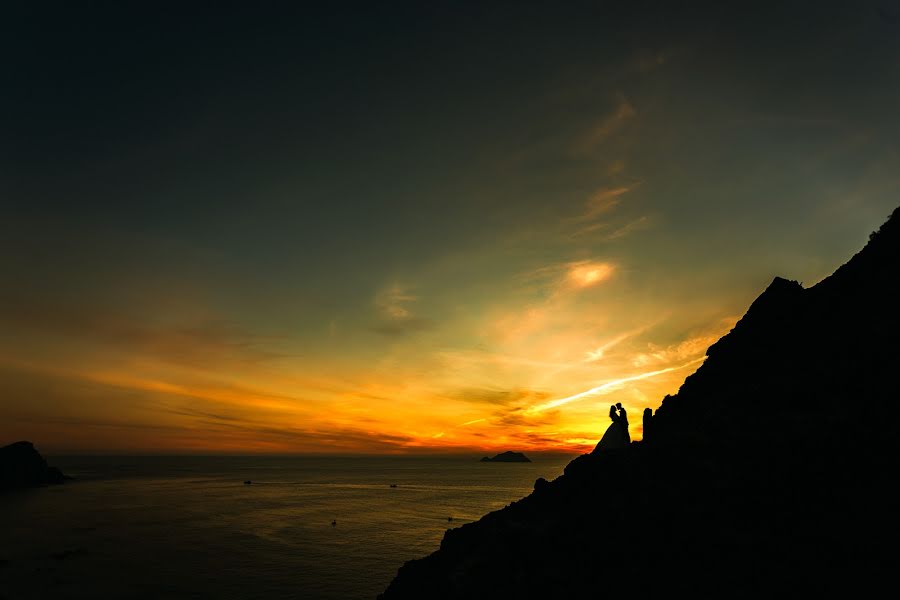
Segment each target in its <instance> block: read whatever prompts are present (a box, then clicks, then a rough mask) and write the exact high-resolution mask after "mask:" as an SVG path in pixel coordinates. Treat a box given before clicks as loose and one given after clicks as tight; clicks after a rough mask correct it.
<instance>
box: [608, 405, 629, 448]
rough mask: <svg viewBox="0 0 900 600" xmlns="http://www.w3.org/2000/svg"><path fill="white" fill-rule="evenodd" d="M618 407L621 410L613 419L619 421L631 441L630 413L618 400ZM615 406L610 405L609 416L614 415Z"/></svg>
mask: <svg viewBox="0 0 900 600" xmlns="http://www.w3.org/2000/svg"><path fill="white" fill-rule="evenodd" d="M615 408H616V409H618V410H619V414H618V415H617V418H614V419H613V421H615V422H617V423H618V424H619V425H620V426H621V427H622V431H623V433H624V434H625V439H626V440H628V443H631V434H629V433H628V413H627V412H626V411H625V407H624V406H622V403H621V402H616V406H615ZM613 410H614V408H613V407H612V406H610V407H609V416H610V417H612V415H613Z"/></svg>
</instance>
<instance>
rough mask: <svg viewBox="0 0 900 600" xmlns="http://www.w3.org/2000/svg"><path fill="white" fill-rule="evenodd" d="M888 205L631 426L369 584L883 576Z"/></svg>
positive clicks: (520, 593)
mask: <svg viewBox="0 0 900 600" xmlns="http://www.w3.org/2000/svg"><path fill="white" fill-rule="evenodd" d="M898 259H900V209H897V210H895V211H894V212H893V214H892V215H891V217H890V218H889V219H888V221H887V222H886V223H885V224H884V225H883V226H882V227H881V228H880V229H879V231H878V232H876V233H874V234H872V235H871V236H870V240H869V243H868V244H867V245H866V247H865V248H864V249H863V250H861V251H860V252H859V253H858V254H856V255H855V256H854V257H853V258H852V259H850V260H849V261H848V262H847V263H846V264H844V265H843V266H841V267H840V268H839V269H838V270H837V271H835V272H834V273H833V274H832V275H831V276H830V277H828V278H827V279H825V280H824V281H822V282H820V283H818V284H817V285H815V286H813V287H811V288H808V289H804V288H803V287H802V286H801V285H800V284H799V283H797V282H795V281H788V280H785V279H781V278H775V280H774V281H773V282H772V283H771V285H769V287H768V288H767V289H766V290H765V291H764V292H763V293H762V294H761V295H760V296H759V298H757V299H756V301H754V302H753V303H752V305H751V306H750V308H749V309H748V310H747V313H746V314H745V315H744V316H743V318H742V319H741V320H740V321H739V322H738V323H737V324H736V325H735V327H734V328H733V329H732V330H731V332H729V333H728V334H727V335H725V336H723V337H722V338H721V339H720V340H719V341H717V342H716V343H715V344H713V345H712V346H711V347H710V348H709V350H708V351H707V359H706V361H705V362H704V363H703V365H702V366H701V367H700V368H699V369H698V370H697V371H696V372H695V373H694V374H692V375H690V376H689V377H687V379H686V380H685V382H684V384H683V385H682V386H681V388H680V389H679V391H678V393H677V394H675V395H673V396H666V397H665V398H664V399H663V401H662V404H661V406H660V407H659V409H658V410H657V411H656V413H655V414H653V412H652V411H650V412H645V414H644V415H643V420H644V424H645V432H644V439H643V440H642V441H640V442H633V443H631V444H630V446H629V447H628V448H626V449H624V450H620V451H616V452H603V451H602V450H601V451H599V452H594V453H591V454H585V455H583V456H580V457H578V458H576V459H575V460H573V461H572V462H571V463H569V465H568V466H567V467H566V469H565V473H564V474H563V475H561V476H560V477H558V478H557V479H555V480H554V481H550V482H548V481H543V480H540V481H538V482H536V485H535V491H534V492H533V493H532V494H531V495H530V496H528V497H526V498H523V499H522V500H519V501H517V502H514V503H512V504H511V505H509V506H508V507H506V508H504V509H502V510H499V511H496V512H493V513H490V514H488V515H486V516H484V517H483V518H482V519H480V520H479V521H477V522H475V523H471V524H467V525H463V526H462V527H459V528H456V529H452V530H448V531H447V532H446V534H445V536H444V539H443V541H442V542H441V547H440V550H438V551H437V552H435V553H433V554H431V555H430V556H427V557H425V558H423V559H419V560H413V561H410V562H408V563H406V564H405V565H404V566H403V567H401V568H400V570H399V573H398V575H397V577H396V578H395V579H394V581H393V582H392V583H391V584H390V585H389V587H388V588H387V590H386V591H385V592H384V593H383V594H382V595H381V596H380V597H381V598H383V600H395V599H399V598H492V599H498V598H567V597H584V598H603V597H615V596H616V595H619V594H622V595H624V594H628V595H629V596H641V597H645V596H648V595H653V596H656V595H662V594H672V593H688V594H691V595H692V597H696V596H698V595H699V596H701V597H704V596H716V597H725V598H734V597H751V596H752V597H758V596H759V595H761V594H775V595H779V596H780V595H787V594H801V595H803V596H807V595H809V594H813V593H816V594H818V593H822V594H825V593H827V594H828V595H829V596H830V595H832V594H833V593H835V592H837V591H840V592H844V593H851V594H853V595H854V596H860V595H863V594H868V593H873V592H874V591H877V590H880V589H887V590H890V589H896V586H897V584H898V579H900V576H898V575H895V572H896V569H895V566H894V565H893V562H894V561H893V556H894V548H895V546H896V543H897V540H896V539H895V538H894V533H893V532H894V531H895V530H896V525H897V517H896V516H895V515H896V506H897V505H898V504H897V495H896V493H895V492H894V481H893V479H894V475H895V473H896V464H897V456H898V453H897V444H898V436H897V427H896V425H897V424H898V420H897V404H898V400H897V398H898V394H897V391H896V390H897V387H898V385H897V383H896V381H895V379H896V374H897V372H898V367H900V360H898V359H900V353H898V350H897V340H898V333H900V327H898V321H900V292H898V290H900V285H898V281H900V272H898V271H900V270H898Z"/></svg>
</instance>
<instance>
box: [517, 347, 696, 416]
mask: <svg viewBox="0 0 900 600" xmlns="http://www.w3.org/2000/svg"><path fill="white" fill-rule="evenodd" d="M705 358H706V357H701V358H697V359H694V360H692V361H688V362H686V363H684V364H682V365H678V366H677V367H668V368H665V369H659V370H657V371H648V372H646V373H638V374H637V375H631V376H628V377H622V378H619V379H614V380H612V381H607V382H606V383H604V384H602V385H598V386H597V387H593V388H591V389H589V390H586V391H584V392H580V393H578V394H573V395H571V396H566V397H565V398H559V399H557V400H551V401H550V402H545V403H543V404H538V405H536V406H533V407H531V408H530V409H529V411H530V412H543V411H545V410H549V409H552V408H558V407H560V406H563V405H564V404H568V403H569V402H574V401H576V400H581V399H582V398H587V397H590V396H602V395H604V394H608V393H610V392H613V391H615V390H618V389H621V388H622V386H624V385H625V384H626V383H629V382H631V381H639V380H641V379H649V378H650V377H656V376H657V375H662V374H664V373H671V372H672V371H677V370H679V369H686V368H688V367H690V366H693V365H695V364H697V363H699V362H702V361H703V360H705Z"/></svg>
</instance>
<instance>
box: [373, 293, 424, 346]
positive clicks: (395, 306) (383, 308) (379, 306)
mask: <svg viewBox="0 0 900 600" xmlns="http://www.w3.org/2000/svg"><path fill="white" fill-rule="evenodd" d="M418 300H419V297H418V296H416V295H415V294H413V293H412V292H411V291H410V288H409V287H408V286H404V285H401V284H397V283H395V284H393V285H391V286H389V287H388V288H386V289H384V290H381V291H379V292H378V293H377V294H376V295H375V308H376V310H377V311H378V317H379V323H377V324H376V325H374V326H373V327H372V330H373V331H375V332H377V333H380V334H382V335H387V336H402V335H406V334H408V333H413V332H416V331H424V330H426V329H430V328H431V327H432V326H433V325H434V323H433V321H431V320H430V319H426V318H423V317H420V316H417V315H415V314H414V313H413V305H414V304H415V303H416V302H417V301H418Z"/></svg>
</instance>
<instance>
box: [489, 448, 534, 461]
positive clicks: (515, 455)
mask: <svg viewBox="0 0 900 600" xmlns="http://www.w3.org/2000/svg"><path fill="white" fill-rule="evenodd" d="M481 462H508V463H509V462H531V459H530V458H528V457H527V456H525V455H524V454H522V453H521V452H511V451H508V452H501V453H500V454H496V455H494V456H492V457H487V456H485V457H484V458H482V459H481Z"/></svg>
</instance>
